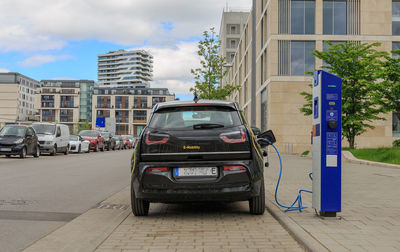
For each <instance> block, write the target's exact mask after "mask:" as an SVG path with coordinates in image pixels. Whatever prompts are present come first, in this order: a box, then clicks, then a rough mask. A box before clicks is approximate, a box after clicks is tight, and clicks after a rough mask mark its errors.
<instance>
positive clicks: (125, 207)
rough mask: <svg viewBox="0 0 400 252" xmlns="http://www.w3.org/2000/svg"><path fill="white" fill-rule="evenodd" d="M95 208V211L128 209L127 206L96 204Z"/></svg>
mask: <svg viewBox="0 0 400 252" xmlns="http://www.w3.org/2000/svg"><path fill="white" fill-rule="evenodd" d="M95 208H97V209H113V210H125V209H127V208H128V206H127V205H122V204H98V205H97V206H96V207H95Z"/></svg>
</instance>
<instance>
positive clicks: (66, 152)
mask: <svg viewBox="0 0 400 252" xmlns="http://www.w3.org/2000/svg"><path fill="white" fill-rule="evenodd" d="M68 154H69V145H67V149H66V150H65V152H64V155H68Z"/></svg>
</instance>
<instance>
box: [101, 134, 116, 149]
mask: <svg viewBox="0 0 400 252" xmlns="http://www.w3.org/2000/svg"><path fill="white" fill-rule="evenodd" d="M101 136H102V137H104V146H105V148H106V149H107V150H108V151H109V150H115V139H114V138H113V134H112V133H111V132H108V131H102V132H101Z"/></svg>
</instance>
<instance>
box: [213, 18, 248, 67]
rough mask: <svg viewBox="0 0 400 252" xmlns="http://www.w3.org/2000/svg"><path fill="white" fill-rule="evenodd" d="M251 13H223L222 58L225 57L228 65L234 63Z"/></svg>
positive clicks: (221, 32)
mask: <svg viewBox="0 0 400 252" xmlns="http://www.w3.org/2000/svg"><path fill="white" fill-rule="evenodd" d="M249 14H250V12H245V11H224V12H222V18H221V26H220V30H219V36H218V38H219V41H220V43H221V44H220V50H219V55H220V57H225V58H226V62H227V63H228V64H230V63H232V60H233V58H234V57H235V52H236V50H237V47H238V45H239V40H240V35H241V31H242V30H243V29H244V27H245V25H246V23H247V19H248V18H249Z"/></svg>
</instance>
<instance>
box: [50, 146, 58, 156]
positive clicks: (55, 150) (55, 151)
mask: <svg viewBox="0 0 400 252" xmlns="http://www.w3.org/2000/svg"><path fill="white" fill-rule="evenodd" d="M56 154H57V145H54V148H53V151H52V152H51V153H50V156H55V155H56Z"/></svg>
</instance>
